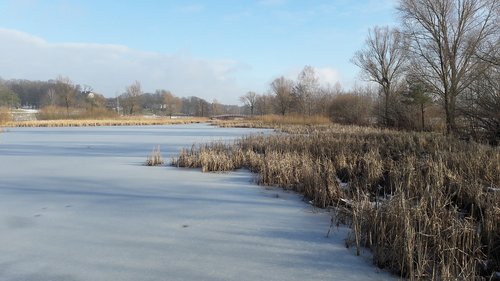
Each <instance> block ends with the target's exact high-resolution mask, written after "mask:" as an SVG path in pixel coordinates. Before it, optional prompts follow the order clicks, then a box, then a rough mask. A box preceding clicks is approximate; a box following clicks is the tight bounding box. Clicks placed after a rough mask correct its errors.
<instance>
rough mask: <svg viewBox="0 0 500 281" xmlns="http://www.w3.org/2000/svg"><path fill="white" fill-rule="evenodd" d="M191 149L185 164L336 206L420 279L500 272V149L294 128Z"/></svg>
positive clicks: (393, 263)
mask: <svg viewBox="0 0 500 281" xmlns="http://www.w3.org/2000/svg"><path fill="white" fill-rule="evenodd" d="M286 131H287V134H276V135H254V136H247V137H244V138H242V139H239V140H237V141H235V142H234V143H220V142H214V143H210V144H203V145H198V146H193V147H192V148H191V149H184V150H182V151H181V152H180V155H179V156H178V157H176V158H175V159H173V165H176V166H179V167H198V168H201V169H202V170H203V171H204V172H210V171H230V170H234V169H238V168H248V169H250V170H251V171H253V172H255V173H257V181H258V183H259V184H261V185H273V186H274V185H276V186H280V187H282V188H284V189H287V190H294V191H296V192H299V193H301V194H303V195H304V198H305V199H306V200H307V201H310V202H311V203H312V204H314V205H315V206H317V207H320V208H329V209H331V210H333V212H334V213H335V218H336V219H337V221H338V223H341V222H342V223H347V224H349V225H350V226H351V228H352V234H351V237H350V238H349V239H348V241H347V242H346V243H347V244H348V245H350V246H351V245H352V246H354V247H356V248H357V249H358V252H359V251H361V249H362V247H368V248H370V249H371V251H372V253H373V261H374V263H375V264H377V265H378V266H379V267H381V268H386V269H388V270H390V271H392V272H395V273H396V274H398V275H400V276H402V277H407V278H410V279H413V280H417V279H419V280H420V279H434V280H448V279H457V278H458V279H464V280H465V279H467V280H471V279H474V278H476V277H483V278H486V279H488V278H489V277H491V276H492V274H494V272H497V271H500V207H499V206H500V150H499V148H498V147H492V146H487V145H481V144H478V143H475V142H465V141H462V140H459V139H457V138H454V137H451V136H445V135H442V134H436V133H430V132H427V133H426V132H421V133H416V132H401V131H393V130H386V129H374V128H367V127H358V126H341V125H326V126H289V127H287V130H286Z"/></svg>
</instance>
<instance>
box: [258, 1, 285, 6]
mask: <svg viewBox="0 0 500 281" xmlns="http://www.w3.org/2000/svg"><path fill="white" fill-rule="evenodd" d="M257 3H258V4H259V5H264V6H277V5H283V4H285V3H286V0H260V1H258V2H257Z"/></svg>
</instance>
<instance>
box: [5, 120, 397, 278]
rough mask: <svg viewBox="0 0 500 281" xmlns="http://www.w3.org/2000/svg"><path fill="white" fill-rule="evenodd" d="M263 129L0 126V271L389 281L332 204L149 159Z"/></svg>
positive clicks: (239, 177)
mask: <svg viewBox="0 0 500 281" xmlns="http://www.w3.org/2000/svg"><path fill="white" fill-rule="evenodd" d="M250 132H257V131H256V130H248V129H221V128H215V127H210V126H206V125H199V124H198V125H182V126H154V127H94V128H19V129H17V128H12V129H8V130H7V131H6V132H3V133H0V241H1V242H0V280H23V281H45V280H46V281H49V280H50V281H57V280H65V281H73V280H92V281H98V280H103V281H109V280H134V281H135V280H141V281H146V280H292V281H293V280H301V281H302V280H387V279H391V278H393V277H391V276H390V275H388V274H387V273H384V272H380V271H379V270H378V269H377V268H375V267H373V266H372V265H371V264H370V261H369V260H368V259H367V258H362V257H356V256H354V254H353V252H352V251H351V250H349V249H346V248H345V246H344V238H345V235H346V231H347V230H346V229H345V228H340V229H335V230H334V232H333V235H331V236H330V237H329V238H326V237H325V234H326V232H327V230H328V227H329V224H330V217H329V215H328V214H326V213H323V212H319V211H318V210H315V209H313V208H312V207H311V206H310V205H308V204H306V203H304V202H302V200H301V198H300V197H299V196H297V195H295V194H292V193H286V192H283V191H281V190H279V189H265V188H263V187H259V186H257V185H255V184H254V183H253V182H252V175H251V174H250V173H248V172H246V171H237V172H232V173H228V174H206V173H201V172H200V171H199V170H190V169H180V168H174V167H146V166H143V165H142V164H143V163H144V161H145V160H146V156H147V155H148V154H149V153H150V151H151V150H152V149H153V147H154V146H155V145H161V149H162V153H163V156H164V158H166V159H169V158H170V156H172V155H173V154H175V153H177V152H178V151H179V149H180V148H181V147H189V146H190V145H191V144H192V143H193V142H196V143H200V142H206V141H209V140H220V139H232V138H235V137H237V136H240V135H242V134H247V133H250Z"/></svg>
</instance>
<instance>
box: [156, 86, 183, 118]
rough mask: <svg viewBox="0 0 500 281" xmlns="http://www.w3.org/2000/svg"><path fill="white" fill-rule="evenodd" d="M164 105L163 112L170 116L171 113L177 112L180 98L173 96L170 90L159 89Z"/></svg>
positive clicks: (180, 103)
mask: <svg viewBox="0 0 500 281" xmlns="http://www.w3.org/2000/svg"><path fill="white" fill-rule="evenodd" d="M160 93H161V95H162V96H163V102H164V107H165V114H166V115H168V116H170V118H172V115H174V114H175V113H179V112H180V110H181V107H182V100H181V99H180V98H178V97H176V96H174V95H173V94H172V93H171V92H170V91H166V90H161V91H160Z"/></svg>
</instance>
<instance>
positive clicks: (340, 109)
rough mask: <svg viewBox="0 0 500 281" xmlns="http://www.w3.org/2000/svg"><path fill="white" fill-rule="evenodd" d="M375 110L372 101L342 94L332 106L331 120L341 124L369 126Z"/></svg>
mask: <svg viewBox="0 0 500 281" xmlns="http://www.w3.org/2000/svg"><path fill="white" fill-rule="evenodd" d="M372 108H373V102H372V99H371V98H370V97H368V96H362V95H356V94H341V95H337V96H335V97H334V98H333V100H332V102H331V104H330V109H329V112H330V118H331V119H332V120H333V121H334V122H336V123H339V124H353V125H367V124H369V123H370V120H369V119H370V115H371V112H372Z"/></svg>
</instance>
